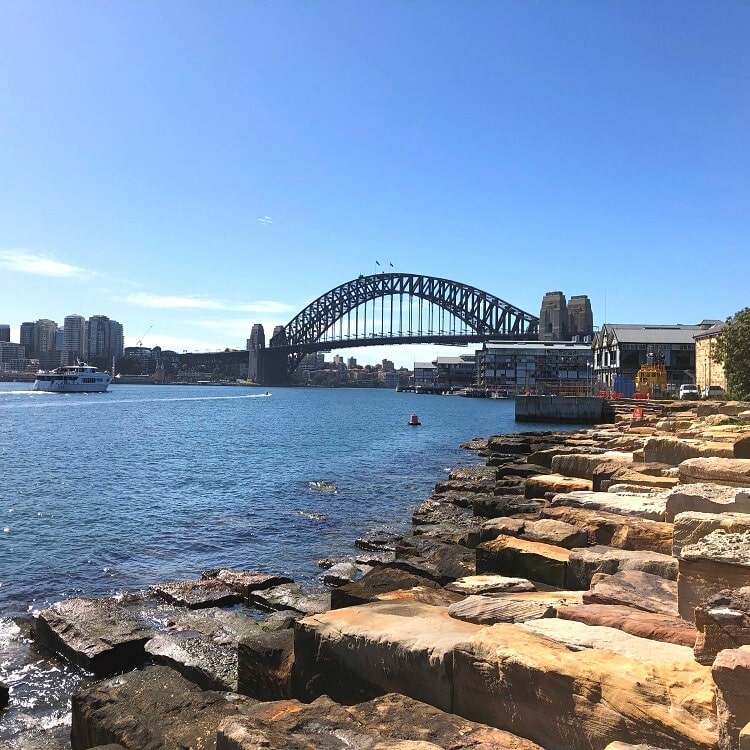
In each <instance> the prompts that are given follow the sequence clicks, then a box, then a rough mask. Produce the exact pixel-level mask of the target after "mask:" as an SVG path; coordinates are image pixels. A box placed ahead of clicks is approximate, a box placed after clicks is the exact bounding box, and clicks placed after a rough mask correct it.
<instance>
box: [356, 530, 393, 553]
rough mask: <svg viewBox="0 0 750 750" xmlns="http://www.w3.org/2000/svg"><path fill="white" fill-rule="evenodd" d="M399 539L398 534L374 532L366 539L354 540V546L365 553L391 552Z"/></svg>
mask: <svg viewBox="0 0 750 750" xmlns="http://www.w3.org/2000/svg"><path fill="white" fill-rule="evenodd" d="M399 539H401V535H400V534H395V533H393V532H391V531H376V532H372V533H371V534H369V535H368V536H366V537H359V538H358V539H355V540H354V546H355V547H356V548H357V549H362V550H365V551H367V552H393V551H394V550H395V549H396V542H397V541H398V540H399Z"/></svg>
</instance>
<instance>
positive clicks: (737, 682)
mask: <svg viewBox="0 0 750 750" xmlns="http://www.w3.org/2000/svg"><path fill="white" fill-rule="evenodd" d="M711 673H712V675H713V678H714V682H715V683H716V688H717V691H716V709H717V713H718V718H719V748H720V750H735V749H736V748H738V747H739V742H740V732H741V731H742V730H743V728H744V727H745V726H746V725H747V724H748V722H750V646H741V647H740V648H736V649H726V650H724V651H720V652H719V653H718V655H717V657H716V660H715V661H714V664H713V667H712V669H711Z"/></svg>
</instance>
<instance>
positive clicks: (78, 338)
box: [60, 314, 88, 365]
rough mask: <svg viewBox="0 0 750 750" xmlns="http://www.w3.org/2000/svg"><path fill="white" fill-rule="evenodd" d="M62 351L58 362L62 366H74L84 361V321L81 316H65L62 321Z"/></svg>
mask: <svg viewBox="0 0 750 750" xmlns="http://www.w3.org/2000/svg"><path fill="white" fill-rule="evenodd" d="M63 338H64V341H63V350H62V353H61V357H60V361H61V363H62V364H63V365H74V364H75V363H76V361H77V360H79V359H82V360H83V359H86V355H87V354H88V352H87V351H86V349H87V347H86V319H85V318H84V317H83V316H82V315H75V314H73V315H67V316H66V317H65V320H64V321H63Z"/></svg>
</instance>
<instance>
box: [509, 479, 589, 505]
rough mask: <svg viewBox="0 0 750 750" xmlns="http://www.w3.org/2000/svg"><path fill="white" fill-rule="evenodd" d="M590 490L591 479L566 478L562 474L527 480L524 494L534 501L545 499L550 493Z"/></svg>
mask: <svg viewBox="0 0 750 750" xmlns="http://www.w3.org/2000/svg"><path fill="white" fill-rule="evenodd" d="M590 489H591V481H590V480H589V479H577V478H575V477H564V476H563V475H562V474H543V475H541V476H535V477H529V478H528V479H527V480H526V488H525V491H524V494H525V496H526V497H527V498H530V499H533V498H544V497H546V495H547V493H548V492H575V491H579V490H590Z"/></svg>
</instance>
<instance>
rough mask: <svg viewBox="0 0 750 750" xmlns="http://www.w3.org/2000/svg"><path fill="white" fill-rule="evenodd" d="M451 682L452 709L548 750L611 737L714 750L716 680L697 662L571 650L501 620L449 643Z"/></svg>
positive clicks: (579, 748) (581, 748)
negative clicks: (465, 639) (453, 646)
mask: <svg viewBox="0 0 750 750" xmlns="http://www.w3.org/2000/svg"><path fill="white" fill-rule="evenodd" d="M538 622H541V621H538ZM453 680H454V684H455V706H454V710H455V712H456V713H458V714H460V715H462V716H466V717H467V718H471V719H473V720H474V721H481V722H484V723H486V724H490V725H491V726H496V727H499V728H502V729H506V730H507V731H510V732H513V733H514V734H515V733H518V732H520V731H523V732H524V734H525V736H527V737H529V738H530V739H532V740H534V741H535V742H538V743H539V744H540V745H542V746H543V747H545V748H548V749H549V750H562V749H563V748H576V750H600V748H603V747H605V746H606V745H607V744H608V743H609V742H613V741H621V742H630V743H648V744H653V745H655V746H657V747H665V748H692V749H696V748H704V749H705V750H708V749H709V748H715V746H716V741H717V734H718V733H717V728H716V715H715V708H714V690H713V684H712V680H711V676H710V672H709V670H708V668H707V667H703V666H701V665H699V664H696V663H695V662H673V663H644V662H641V661H639V660H637V659H633V658H629V657H625V656H621V655H619V654H615V653H612V652H611V651H599V650H597V649H585V650H583V651H577V652H573V651H570V650H569V649H568V648H567V647H566V646H564V645H562V644H560V643H557V642H555V641H553V640H550V639H549V638H544V637H541V636H538V635H536V634H534V633H531V632H528V630H526V629H525V628H521V627H519V626H517V625H509V624H499V625H493V626H492V627H489V628H483V629H482V630H480V631H478V632H477V633H475V634H474V635H473V636H472V637H471V638H470V639H469V640H468V642H466V643H463V644H460V645H458V646H457V647H456V650H455V655H454V672H453ZM509 707H512V710H509Z"/></svg>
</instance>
